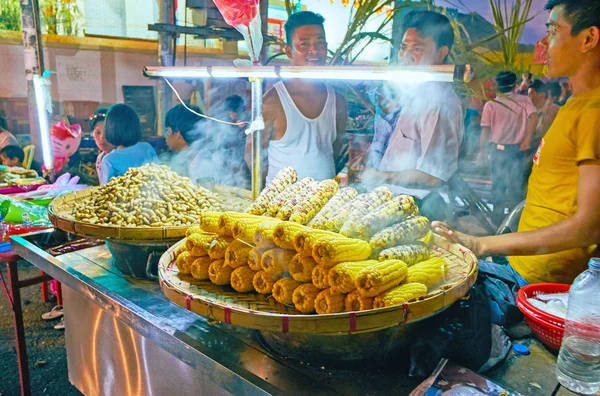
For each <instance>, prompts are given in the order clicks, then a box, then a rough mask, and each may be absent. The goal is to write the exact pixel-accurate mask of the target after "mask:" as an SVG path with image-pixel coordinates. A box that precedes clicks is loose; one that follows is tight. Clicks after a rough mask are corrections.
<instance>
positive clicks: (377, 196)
mask: <svg viewBox="0 0 600 396" xmlns="http://www.w3.org/2000/svg"><path fill="white" fill-rule="evenodd" d="M393 197H394V194H392V191H391V190H390V189H389V188H387V187H377V188H376V189H374V190H373V191H371V192H370V193H367V194H360V195H358V196H357V197H356V198H354V199H353V200H352V201H350V202H348V203H347V204H346V205H344V206H343V207H342V208H341V209H340V211H339V212H338V213H336V214H335V215H334V216H333V217H332V218H331V219H330V221H328V222H327V229H328V230H333V231H339V230H340V229H341V228H342V226H343V225H344V223H346V221H347V220H349V219H350V216H352V218H355V216H358V215H359V213H363V212H364V211H365V208H368V207H372V206H373V205H375V204H376V203H378V204H377V206H379V205H381V204H382V203H384V202H387V201H389V200H391V199H392V198H393Z"/></svg>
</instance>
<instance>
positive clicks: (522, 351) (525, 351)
mask: <svg viewBox="0 0 600 396" xmlns="http://www.w3.org/2000/svg"><path fill="white" fill-rule="evenodd" d="M513 349H514V351H515V352H516V353H517V354H518V355H523V356H526V355H529V354H530V353H531V352H529V347H528V346H527V345H523V344H513Z"/></svg>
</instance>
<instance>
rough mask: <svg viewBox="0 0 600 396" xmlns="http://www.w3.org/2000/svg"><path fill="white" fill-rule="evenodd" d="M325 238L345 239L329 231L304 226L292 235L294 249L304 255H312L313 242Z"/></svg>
mask: <svg viewBox="0 0 600 396" xmlns="http://www.w3.org/2000/svg"><path fill="white" fill-rule="evenodd" d="M326 239H345V237H343V236H341V235H340V234H336V233H335V232H331V231H325V230H315V229H313V228H305V229H304V230H302V231H300V232H298V233H297V234H296V236H295V237H294V249H296V251H297V252H298V253H302V254H304V255H306V256H308V255H311V256H312V252H313V248H314V245H315V243H316V242H317V241H319V240H326Z"/></svg>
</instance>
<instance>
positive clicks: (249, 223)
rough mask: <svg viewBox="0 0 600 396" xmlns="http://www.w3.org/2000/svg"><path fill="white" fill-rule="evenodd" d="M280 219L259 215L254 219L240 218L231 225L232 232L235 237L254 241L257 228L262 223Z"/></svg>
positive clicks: (248, 241)
mask: <svg viewBox="0 0 600 396" xmlns="http://www.w3.org/2000/svg"><path fill="white" fill-rule="evenodd" d="M278 222H279V220H277V219H272V218H270V217H263V216H257V217H256V218H252V219H240V220H238V221H236V222H235V223H234V224H233V227H231V233H232V235H233V237H234V238H237V239H241V240H242V241H244V242H246V243H254V235H255V234H256V230H257V229H258V227H259V226H261V225H262V224H267V223H278Z"/></svg>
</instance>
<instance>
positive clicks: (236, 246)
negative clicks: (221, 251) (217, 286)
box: [225, 240, 253, 268]
mask: <svg viewBox="0 0 600 396" xmlns="http://www.w3.org/2000/svg"><path fill="white" fill-rule="evenodd" d="M252 248H253V246H252V245H248V244H247V243H245V242H242V241H238V240H235V241H232V242H231V243H230V244H229V245H228V246H227V249H225V264H227V265H228V266H230V267H232V268H239V267H243V266H244V265H248V256H249V255H250V251H251V250H252Z"/></svg>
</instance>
